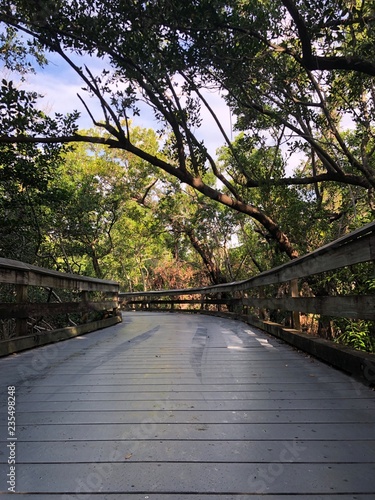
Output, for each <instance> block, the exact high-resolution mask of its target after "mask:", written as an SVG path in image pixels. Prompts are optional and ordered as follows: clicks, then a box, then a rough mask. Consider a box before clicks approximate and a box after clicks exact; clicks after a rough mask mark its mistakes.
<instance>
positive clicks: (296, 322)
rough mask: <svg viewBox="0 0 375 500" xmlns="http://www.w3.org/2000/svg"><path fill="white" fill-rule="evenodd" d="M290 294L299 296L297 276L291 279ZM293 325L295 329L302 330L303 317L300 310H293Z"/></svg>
mask: <svg viewBox="0 0 375 500" xmlns="http://www.w3.org/2000/svg"><path fill="white" fill-rule="evenodd" d="M290 296H291V297H299V291H298V279H297V278H295V279H293V280H290ZM292 327H293V328H294V329H295V330H301V319H300V313H299V311H292Z"/></svg>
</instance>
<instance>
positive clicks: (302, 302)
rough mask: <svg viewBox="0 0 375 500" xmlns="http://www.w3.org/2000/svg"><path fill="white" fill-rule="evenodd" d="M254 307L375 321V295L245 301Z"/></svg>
mask: <svg viewBox="0 0 375 500" xmlns="http://www.w3.org/2000/svg"><path fill="white" fill-rule="evenodd" d="M242 302H243V304H246V305H248V306H252V307H263V308H267V309H274V310H277V309H280V310H286V311H300V312H303V313H313V314H322V315H324V316H336V317H341V318H353V319H367V320H375V295H350V296H334V297H327V296H325V297H293V298H291V297H283V298H269V299H257V298H249V299H243V301H242Z"/></svg>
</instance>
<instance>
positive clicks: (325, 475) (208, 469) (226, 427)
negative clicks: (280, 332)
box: [0, 313, 375, 500]
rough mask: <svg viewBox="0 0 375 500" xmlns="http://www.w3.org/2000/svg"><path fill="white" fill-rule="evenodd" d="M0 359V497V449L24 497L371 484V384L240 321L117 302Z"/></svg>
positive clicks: (292, 492) (298, 495) (374, 435)
mask: <svg viewBox="0 0 375 500" xmlns="http://www.w3.org/2000/svg"><path fill="white" fill-rule="evenodd" d="M0 369H1V372H0V373H1V374H0V391H1V414H0V417H1V422H0V427H1V435H0V438H1V442H0V462H1V463H0V491H1V493H2V496H3V497H4V498H14V493H11V492H9V493H7V491H8V488H9V487H10V484H11V483H9V484H7V481H8V480H9V478H10V476H7V474H10V467H11V466H10V465H9V464H8V460H9V459H10V458H14V459H15V463H16V466H15V467H16V468H15V481H16V487H15V491H16V496H17V494H19V495H20V498H22V499H33V500H34V499H35V500H36V499H57V498H59V499H64V500H68V499H69V500H74V499H75V500H81V499H83V500H88V499H94V500H98V499H108V500H115V499H125V500H126V499H129V500H135V499H137V500H141V499H150V500H185V499H190V500H208V499H210V500H214V499H219V500H224V499H225V500H229V499H233V500H239V499H251V500H261V499H264V498H269V499H273V500H278V499H281V500H302V499H309V500H318V499H325V500H327V499H337V500H349V499H353V500H354V499H358V500H370V499H371V500H373V499H374V498H375V393H374V392H373V391H372V390H370V389H368V388H367V387H365V386H363V385H361V384H359V383H356V382H355V381H353V380H352V379H351V378H349V377H347V376H346V375H345V374H343V373H340V372H338V371H336V370H334V369H332V368H330V367H328V366H326V365H324V364H322V363H320V362H318V361H316V360H313V359H312V358H310V357H308V356H306V355H305V354H303V353H300V352H297V351H295V350H294V349H292V348H291V347H289V346H287V345H285V344H283V343H282V342H280V341H279V340H277V339H275V338H272V337H270V336H268V335H266V334H264V333H260V332H259V331H257V330H255V329H253V328H250V327H249V326H247V325H245V324H243V323H241V322H235V321H231V320H227V319H220V318H212V317H208V316H199V315H184V314H168V313H127V314H125V315H124V322H123V323H122V324H119V325H116V326H114V327H111V328H108V329H106V330H102V331H98V332H95V333H91V334H89V335H86V336H82V337H78V338H75V339H71V340H68V341H65V342H60V343H58V344H54V345H49V346H46V347H43V348H38V349H35V350H33V351H28V352H24V353H21V354H17V355H13V356H10V357H8V358H3V359H0ZM8 386H14V387H15V390H16V433H15V434H16V435H15V438H17V439H16V440H15V439H14V437H13V438H10V437H9V434H8V428H7V398H8V395H7V388H8ZM11 443H15V446H14V449H13V448H12V446H13V445H12V444H11Z"/></svg>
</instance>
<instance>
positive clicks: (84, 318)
mask: <svg viewBox="0 0 375 500" xmlns="http://www.w3.org/2000/svg"><path fill="white" fill-rule="evenodd" d="M88 300H89V292H88V291H87V290H82V291H81V302H82V304H83V305H84V306H86V307H85V310H84V311H83V312H82V316H81V319H82V323H87V320H88V318H89V312H88V310H87V305H86V304H87V302H88Z"/></svg>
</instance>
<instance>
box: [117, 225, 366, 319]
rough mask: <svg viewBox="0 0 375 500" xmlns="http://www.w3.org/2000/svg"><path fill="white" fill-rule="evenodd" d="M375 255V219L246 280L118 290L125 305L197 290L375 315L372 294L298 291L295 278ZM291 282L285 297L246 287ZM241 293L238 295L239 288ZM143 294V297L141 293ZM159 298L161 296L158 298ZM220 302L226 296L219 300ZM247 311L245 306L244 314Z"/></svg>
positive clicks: (309, 309) (281, 305) (258, 302)
mask: <svg viewBox="0 0 375 500" xmlns="http://www.w3.org/2000/svg"><path fill="white" fill-rule="evenodd" d="M374 259H375V222H371V223H369V224H366V225H365V226H364V227H362V228H360V229H357V230H356V231H353V232H352V233H350V234H348V235H346V236H344V237H342V238H339V239H337V240H335V241H333V242H332V243H329V244H327V245H324V246H323V247H321V248H318V249H317V250H315V251H314V252H311V253H309V254H307V255H304V256H302V257H299V258H297V259H294V260H292V261H290V262H287V263H286V264H283V265H281V266H278V267H276V268H273V269H270V270H268V271H265V272H263V273H260V274H258V275H257V276H254V277H251V278H249V279H246V280H242V281H237V282H233V283H225V284H221V285H213V286H207V287H201V288H186V289H178V290H153V291H147V292H127V293H120V294H119V297H120V300H122V301H123V303H124V304H125V305H127V306H130V305H131V304H136V303H138V304H141V303H142V304H143V307H145V306H146V305H147V304H148V306H151V305H156V304H158V302H159V301H158V299H161V298H163V297H164V298H166V297H167V298H168V300H164V304H167V303H172V302H173V306H174V307H175V306H176V305H177V304H178V303H179V300H178V299H177V298H176V297H184V296H195V297H197V299H196V302H198V301H199V303H201V302H202V298H201V299H200V300H199V299H198V297H199V296H201V297H202V296H203V297H207V296H210V303H211V304H212V303H213V302H214V299H213V298H212V296H220V297H222V295H223V294H228V295H229V297H228V299H227V302H228V304H229V302H230V304H231V305H232V306H233V305H234V304H237V306H240V307H241V308H242V307H243V306H247V307H248V306H253V307H257V308H262V309H265V308H271V309H272V308H274V309H282V310H286V311H294V312H304V313H314V314H322V315H331V316H338V317H345V318H357V319H358V318H359V319H370V320H375V308H374V300H375V299H374V297H375V296H374V295H366V296H365V295H362V296H359V295H355V296H350V297H349V296H343V297H339V296H338V297H327V298H325V297H308V298H307V297H299V296H298V290H297V288H296V287H297V280H298V279H301V278H307V277H309V276H313V275H316V274H318V273H322V272H327V271H334V270H337V269H340V268H343V267H347V266H351V265H354V264H358V263H363V262H369V261H373V260H374ZM285 282H289V283H290V284H291V286H290V288H291V290H293V293H292V294H291V296H288V297H285V298H263V297H261V295H262V294H261V293H260V294H258V297H257V298H247V297H245V296H244V293H245V292H248V291H250V290H252V289H261V290H262V289H263V287H265V286H268V285H275V284H281V283H285ZM237 292H242V294H241V293H240V294H239V296H238V297H237V298H235V294H236V293H237ZM141 297H144V300H143V301H141V300H140V298H141ZM159 303H160V302H159ZM220 303H221V304H222V300H220ZM242 313H243V311H242V312H241V314H242ZM294 323H295V325H294V326H295V328H298V326H297V324H296V323H298V318H297V316H296V315H295V314H294Z"/></svg>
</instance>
